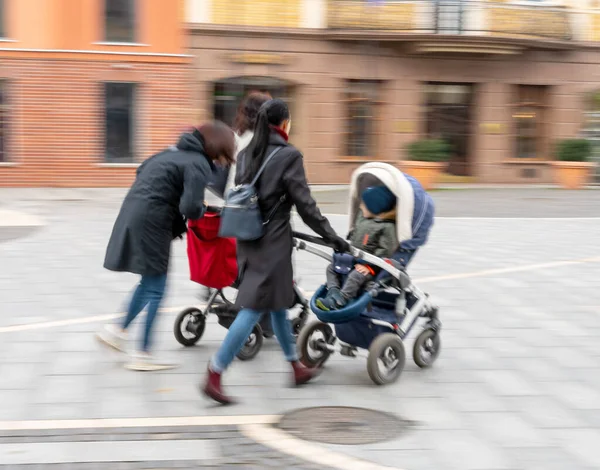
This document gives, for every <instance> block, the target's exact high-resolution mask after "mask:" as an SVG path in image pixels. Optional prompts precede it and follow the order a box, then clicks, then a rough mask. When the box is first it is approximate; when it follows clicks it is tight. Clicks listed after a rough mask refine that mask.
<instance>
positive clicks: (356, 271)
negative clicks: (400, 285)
mask: <svg viewBox="0 0 600 470" xmlns="http://www.w3.org/2000/svg"><path fill="white" fill-rule="evenodd" d="M395 208H396V196H394V194H393V193H392V192H391V191H390V190H389V189H388V188H386V187H385V186H373V187H370V188H367V189H366V190H365V191H363V193H362V202H361V204H360V208H359V211H358V215H357V216H356V221H355V223H354V228H353V229H352V230H351V231H350V233H349V235H348V239H349V240H350V244H351V245H352V246H353V247H355V248H358V249H360V250H364V251H365V252H367V253H370V254H372V255H375V256H377V257H381V258H389V257H390V256H392V254H393V253H394V252H395V251H396V248H397V247H398V242H397V241H396V224H395V218H396V211H395ZM333 259H334V262H333V263H331V264H330V265H329V266H328V268H327V295H326V296H325V298H323V299H318V300H317V306H318V307H319V308H320V309H321V310H325V311H329V310H337V309H340V308H344V307H345V306H346V304H347V303H348V302H349V301H350V300H352V299H355V298H356V297H358V294H359V292H360V291H361V290H362V289H363V288H364V287H365V286H367V285H368V284H369V283H371V282H372V281H373V279H374V278H375V276H376V275H377V274H379V271H380V269H379V268H378V267H377V266H371V265H369V264H356V265H354V259H353V257H352V256H351V255H348V254H336V255H335V256H334V258H333ZM344 277H345V281H344V282H343V285H342V280H343V278H344Z"/></svg>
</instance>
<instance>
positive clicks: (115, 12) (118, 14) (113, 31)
mask: <svg viewBox="0 0 600 470" xmlns="http://www.w3.org/2000/svg"><path fill="white" fill-rule="evenodd" d="M104 40H105V41H107V42H135V0H105V3H104Z"/></svg>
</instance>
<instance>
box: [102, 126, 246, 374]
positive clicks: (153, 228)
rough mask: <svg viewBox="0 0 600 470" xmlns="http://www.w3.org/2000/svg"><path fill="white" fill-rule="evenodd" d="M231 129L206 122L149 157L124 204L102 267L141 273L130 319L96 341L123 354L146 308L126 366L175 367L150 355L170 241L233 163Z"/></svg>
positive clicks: (198, 211)
mask: <svg viewBox="0 0 600 470" xmlns="http://www.w3.org/2000/svg"><path fill="white" fill-rule="evenodd" d="M234 149H235V141H234V136H233V131H232V130H231V129H230V128H229V127H227V126H226V125H225V124H223V123H220V122H215V123H211V124H205V125H203V126H201V127H200V128H198V129H195V130H194V131H193V132H191V133H186V134H183V135H182V136H181V138H180V139H179V143H178V144H177V145H176V146H175V147H171V148H170V149H168V150H165V151H164V152H161V153H159V154H157V155H154V156H153V157H151V158H149V159H147V160H146V161H145V162H144V163H142V165H141V166H140V167H139V168H138V170H137V176H136V179H135V182H134V183H133V185H132V186H131V189H130V190H129V193H128V194H127V196H126V197H125V200H124V201H123V205H122V206H121V211H120V212H119V215H118V217H117V220H116V222H115V225H114V228H113V231H112V235H111V237H110V241H109V243H108V248H107V250H106V258H105V260H104V267H105V268H106V269H109V270H111V271H125V272H130V273H134V274H139V275H140V276H141V277H142V278H141V281H140V283H139V285H138V286H137V288H136V290H135V292H134V294H133V297H132V299H131V303H130V304H129V309H128V312H127V316H126V318H125V319H124V321H123V322H122V323H121V325H120V326H117V325H106V326H105V327H104V329H103V331H102V332H100V333H99V334H98V338H99V339H100V340H101V341H102V342H103V343H105V344H107V345H108V346H111V347H112V348H114V349H117V350H119V351H122V352H124V346H125V341H126V334H125V332H126V330H127V328H128V327H129V325H130V324H131V322H132V321H133V320H134V319H135V318H136V317H137V315H138V314H139V313H140V312H141V311H142V310H143V309H144V307H146V306H148V314H147V316H146V327H145V331H144V335H143V339H142V344H141V349H140V350H139V352H137V353H135V354H134V355H133V358H132V361H131V362H129V363H128V364H127V366H126V367H127V368H129V369H132V370H161V369H166V368H171V367H173V366H172V365H170V364H164V363H160V362H158V361H156V360H155V359H153V358H152V356H151V355H150V346H151V341H150V340H151V332H152V325H153V323H154V320H155V319H156V314H157V312H158V308H159V306H160V303H161V300H162V298H163V295H164V291H165V286H166V281H167V270H168V267H169V255H170V250H171V241H172V240H173V239H175V238H177V237H181V236H182V235H183V234H184V232H185V231H186V221H185V219H198V218H200V217H202V215H203V213H204V188H205V187H206V184H207V183H208V181H210V179H211V177H212V172H213V170H214V163H213V161H215V160H216V161H219V162H220V163H221V164H224V165H228V164H230V163H231V162H233V159H234Z"/></svg>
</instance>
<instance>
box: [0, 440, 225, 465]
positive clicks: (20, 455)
mask: <svg viewBox="0 0 600 470" xmlns="http://www.w3.org/2000/svg"><path fill="white" fill-rule="evenodd" d="M171 456H177V459H178V460H192V461H199V460H205V461H212V463H215V461H216V460H217V459H219V457H220V455H219V449H218V446H216V445H215V443H213V442H211V441H210V440H194V441H190V440H181V441H177V440H167V441H155V442H152V443H150V442H147V441H122V442H54V443H44V442H40V443H29V444H0V461H2V462H4V463H7V464H12V465H19V464H28V463H34V464H57V463H85V462H98V463H105V462H106V463H108V462H139V461H150V462H154V461H163V462H165V461H169V460H171V459H172V457H171Z"/></svg>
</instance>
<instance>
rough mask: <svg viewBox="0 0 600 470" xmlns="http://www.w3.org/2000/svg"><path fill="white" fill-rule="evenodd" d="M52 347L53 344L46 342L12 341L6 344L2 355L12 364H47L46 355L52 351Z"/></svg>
mask: <svg viewBox="0 0 600 470" xmlns="http://www.w3.org/2000/svg"><path fill="white" fill-rule="evenodd" d="M3 340H4V338H3ZM53 347H54V343H48V342H43V343H35V342H32V343H30V342H28V341H13V342H8V343H7V344H6V348H5V349H4V354H5V358H6V359H7V360H10V362H12V363H38V362H47V361H48V353H49V352H51V351H52V348H53ZM3 362H4V360H3Z"/></svg>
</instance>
